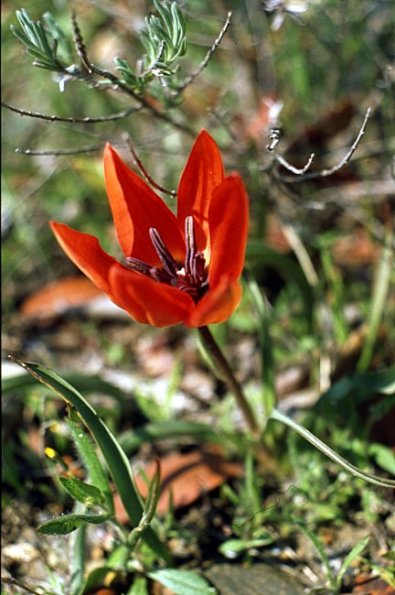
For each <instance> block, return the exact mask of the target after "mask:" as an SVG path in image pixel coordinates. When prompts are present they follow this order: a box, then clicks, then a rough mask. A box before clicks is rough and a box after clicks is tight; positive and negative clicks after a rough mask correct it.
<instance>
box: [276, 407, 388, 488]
mask: <svg viewBox="0 0 395 595" xmlns="http://www.w3.org/2000/svg"><path fill="white" fill-rule="evenodd" d="M271 419H275V420H277V421H281V422H282V423H283V424H285V425H286V426H288V427H289V428H292V429H293V430H295V431H296V432H298V434H300V435H301V436H303V438H305V440H307V441H308V442H310V444H312V445H313V446H314V447H315V448H318V450H320V451H321V452H322V453H324V455H326V456H327V457H328V458H329V459H332V461H334V462H335V463H337V464H338V465H341V467H343V468H344V469H346V470H347V471H348V472H349V473H351V474H352V475H355V477H360V478H361V479H364V480H365V481H368V482H369V483H373V484H375V485H378V486H380V487H384V488H395V481H394V480H392V479H383V478H381V477H377V475H371V474H370V473H365V472H364V471H361V470H360V469H358V468H357V467H354V465H352V464H351V463H349V462H348V461H347V460H346V459H343V457H341V456H340V455H339V454H337V453H336V452H335V451H334V450H332V449H331V448H330V447H329V446H327V445H326V444H325V443H324V442H322V441H321V440H320V439H319V438H317V437H316V436H314V434H312V433H311V432H309V430H307V429H306V428H304V427H303V426H301V425H300V424H298V423H297V422H296V421H294V420H293V419H291V418H290V417H288V416H287V415H285V413H282V412H281V411H279V410H278V409H273V411H272V415H271Z"/></svg>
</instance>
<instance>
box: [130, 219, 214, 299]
mask: <svg viewBox="0 0 395 595" xmlns="http://www.w3.org/2000/svg"><path fill="white" fill-rule="evenodd" d="M193 224H194V221H193V217H192V216H191V215H189V216H188V217H186V218H185V262H184V266H182V263H180V262H177V261H176V260H175V258H173V256H172V255H171V254H170V252H169V250H168V249H167V247H166V246H165V243H164V242H163V240H162V238H161V237H160V235H159V232H158V230H157V229H156V228H155V227H151V228H150V229H149V235H150V238H151V242H152V245H153V247H154V248H155V251H156V253H157V255H158V258H159V260H160V262H161V264H162V266H161V267H155V266H151V265H149V264H147V263H145V262H144V261H142V260H140V259H139V258H134V257H133V256H128V257H127V258H126V261H127V266H128V267H129V268H130V269H132V270H133V271H135V272H136V273H141V274H142V275H145V276H146V277H149V278H150V279H153V280H154V281H158V282H159V283H165V284H166V285H171V286H172V287H176V288H177V289H180V290H181V291H185V292H186V293H187V294H188V295H190V296H191V298H192V299H193V300H194V301H195V302H198V301H199V300H200V299H201V298H202V297H203V295H204V294H205V293H206V291H207V290H208V279H207V266H206V260H205V258H204V254H203V252H200V251H197V250H196V244H195V233H194V228H193Z"/></svg>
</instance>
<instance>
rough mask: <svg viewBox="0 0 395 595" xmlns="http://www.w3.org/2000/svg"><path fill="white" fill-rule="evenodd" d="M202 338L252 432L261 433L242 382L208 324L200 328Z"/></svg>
mask: <svg viewBox="0 0 395 595" xmlns="http://www.w3.org/2000/svg"><path fill="white" fill-rule="evenodd" d="M198 331H199V333H200V336H201V338H202V339H203V342H204V344H205V346H206V347H207V350H208V351H209V353H210V355H211V357H212V359H213V361H214V362H215V363H216V364H217V366H218V368H219V370H220V371H221V372H222V375H223V378H224V380H225V382H226V384H227V385H228V387H229V388H230V390H231V391H232V393H233V394H234V396H235V399H236V402H237V405H238V407H239V409H240V411H241V412H242V414H243V416H244V419H245V421H246V423H247V425H248V427H249V428H250V430H251V432H252V433H253V434H255V435H259V434H260V428H259V426H258V424H257V422H256V419H255V417H254V414H253V412H252V409H251V407H250V404H249V402H248V401H247V399H246V398H245V396H244V393H243V389H242V388H241V386H240V383H239V382H238V381H237V380H236V378H235V376H234V374H233V371H232V368H231V367H230V365H229V363H228V360H227V359H226V358H225V356H224V354H223V353H222V351H221V349H220V347H219V346H218V343H217V342H216V340H215V339H214V337H213V335H212V333H211V331H210V330H209V328H208V327H207V326H201V327H199V328H198Z"/></svg>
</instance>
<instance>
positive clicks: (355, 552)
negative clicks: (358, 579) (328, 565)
mask: <svg viewBox="0 0 395 595" xmlns="http://www.w3.org/2000/svg"><path fill="white" fill-rule="evenodd" d="M369 540H370V535H368V536H367V537H364V538H363V539H361V541H358V543H357V544H356V545H354V547H353V548H352V550H351V552H350V553H349V554H348V555H347V556H346V557H345V559H344V560H343V564H342V565H341V567H340V570H339V572H338V575H337V577H336V584H337V586H338V587H340V585H341V583H342V580H343V576H344V575H345V573H346V571H347V568H348V567H349V566H350V565H351V564H352V563H353V562H354V560H356V559H357V558H358V556H359V555H360V554H362V552H363V550H364V549H365V548H366V546H367V545H368V543H369Z"/></svg>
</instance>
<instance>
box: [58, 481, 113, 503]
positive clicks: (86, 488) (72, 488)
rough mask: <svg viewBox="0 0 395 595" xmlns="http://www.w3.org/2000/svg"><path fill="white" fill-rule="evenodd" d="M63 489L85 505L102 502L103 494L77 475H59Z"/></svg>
mask: <svg viewBox="0 0 395 595" xmlns="http://www.w3.org/2000/svg"><path fill="white" fill-rule="evenodd" d="M59 481H60V483H61V484H62V486H63V487H64V489H65V490H66V491H67V492H68V493H69V494H70V496H72V498H74V499H75V500H77V501H78V502H82V504H85V505H86V506H93V505H95V504H96V505H100V504H103V500H104V496H103V494H102V493H101V491H100V490H98V489H97V488H96V487H95V486H93V485H90V484H89V483H85V482H83V481H81V480H80V479H78V478H77V477H60V478H59Z"/></svg>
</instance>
